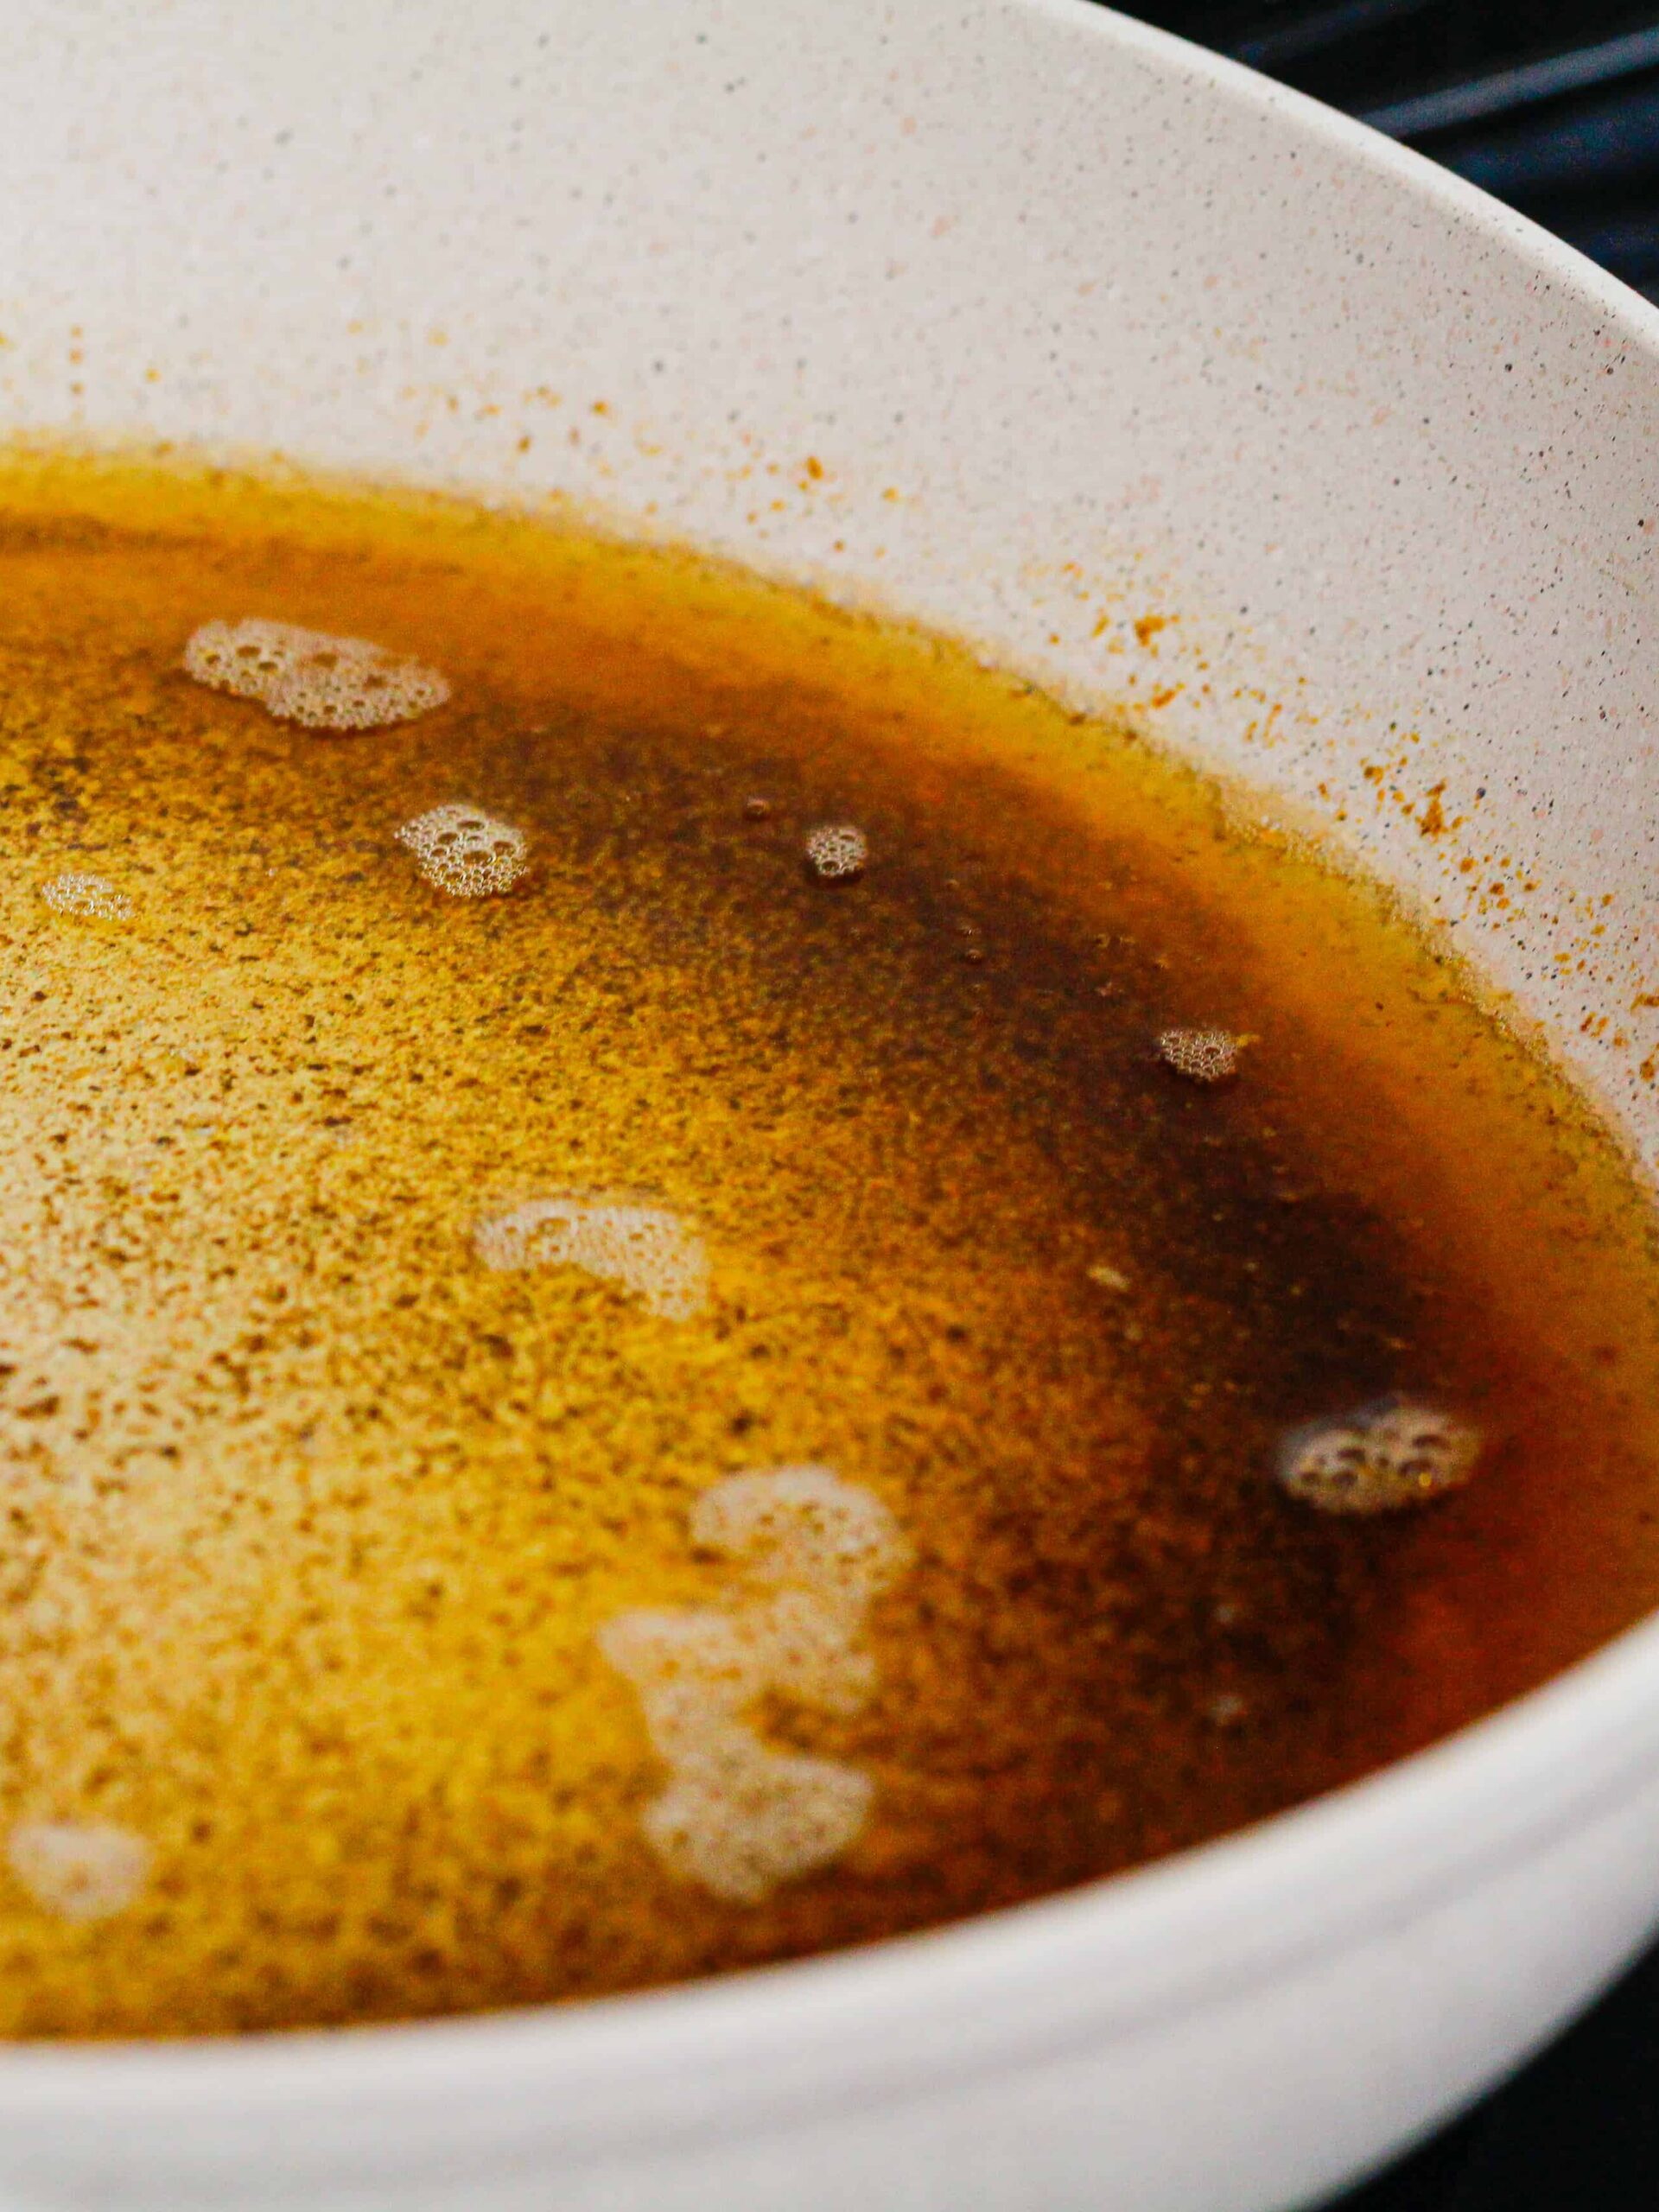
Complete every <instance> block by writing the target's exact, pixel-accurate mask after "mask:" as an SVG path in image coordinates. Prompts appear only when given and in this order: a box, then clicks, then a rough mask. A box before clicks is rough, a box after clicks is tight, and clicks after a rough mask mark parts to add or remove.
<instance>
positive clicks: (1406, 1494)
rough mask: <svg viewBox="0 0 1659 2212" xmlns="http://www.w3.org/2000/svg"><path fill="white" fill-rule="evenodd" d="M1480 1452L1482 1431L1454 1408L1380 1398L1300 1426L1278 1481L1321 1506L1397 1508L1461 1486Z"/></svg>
mask: <svg viewBox="0 0 1659 2212" xmlns="http://www.w3.org/2000/svg"><path fill="white" fill-rule="evenodd" d="M1480 1451H1481V1435H1480V1432H1479V1430H1478V1429H1477V1428H1474V1427H1471V1425H1470V1424H1469V1423H1468V1422H1467V1421H1459V1420H1458V1419H1457V1417H1456V1416H1455V1415H1454V1414H1447V1413H1443V1412H1440V1411H1439V1410H1437V1409H1436V1408H1433V1407H1432V1406H1424V1405H1418V1404H1414V1403H1413V1402H1410V1401H1409V1400H1403V1399H1399V1398H1380V1399H1378V1400H1377V1401H1376V1403H1375V1404H1373V1405H1370V1406H1362V1407H1360V1408H1358V1409H1357V1411H1356V1412H1354V1413H1351V1414H1347V1415H1345V1416H1344V1418H1342V1419H1341V1420H1338V1421H1310V1422H1309V1423H1308V1424H1307V1425H1306V1427H1303V1428H1299V1429H1296V1430H1294V1431H1293V1432H1292V1433H1291V1434H1290V1435H1288V1436H1287V1438H1286V1439H1285V1440H1284V1442H1283V1444H1282V1445H1281V1446H1280V1451H1279V1480H1280V1482H1281V1484H1283V1485H1284V1487H1285V1489H1286V1490H1287V1491H1289V1492H1290V1494H1291V1496H1292V1497H1295V1498H1300V1500H1301V1502H1302V1503H1304V1504H1305V1505H1312V1506H1314V1507H1316V1508H1317V1509H1318V1510H1319V1511H1320V1512H1321V1513H1350V1514H1363V1513H1391V1512H1394V1511H1396V1510H1398V1509H1399V1508H1400V1507H1402V1506H1405V1505H1421V1504H1423V1503H1426V1502H1427V1500H1428V1499H1430V1498H1433V1497H1440V1496H1441V1495H1442V1494H1443V1493H1444V1492H1445V1491H1449V1490H1456V1489H1458V1488H1459V1487H1460V1485H1461V1484H1464V1483H1466V1482H1467V1481H1468V1480H1469V1478H1470V1477H1471V1475H1472V1474H1473V1473H1474V1471H1475V1468H1476V1465H1477V1464H1478V1460H1479V1458H1480Z"/></svg>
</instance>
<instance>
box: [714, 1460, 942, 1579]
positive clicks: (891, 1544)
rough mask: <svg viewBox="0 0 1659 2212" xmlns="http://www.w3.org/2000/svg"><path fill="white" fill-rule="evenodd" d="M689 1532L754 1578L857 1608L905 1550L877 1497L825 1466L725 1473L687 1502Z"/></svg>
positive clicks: (899, 1563)
mask: <svg viewBox="0 0 1659 2212" xmlns="http://www.w3.org/2000/svg"><path fill="white" fill-rule="evenodd" d="M691 1535H692V1540H693V1541H694V1542H696V1543H699V1544H702V1545H704V1546H706V1547H707V1548H709V1550H710V1551H717V1552H721V1553H723V1554H725V1555H726V1556H727V1557H728V1558H729V1559H733V1560H740V1561H741V1562H743V1563H744V1564H745V1565H747V1566H748V1567H750V1569H751V1571H752V1572H753V1574H754V1575H755V1577H756V1579H757V1580H761V1581H764V1582H766V1583H770V1584H772V1585H775V1586H780V1587H781V1586H785V1585H788V1584H799V1585H802V1586H804V1587H806V1588H807V1589H809V1590H810V1591H811V1592H813V1593H814V1594H815V1595H816V1597H817V1599H818V1600H819V1602H820V1603H822V1604H825V1605H828V1604H831V1603H834V1604H854V1605H859V1606H862V1605H865V1604H867V1603H868V1600H869V1599H871V1598H872V1597H874V1594H875V1592H877V1591H878V1590H880V1588H882V1587H883V1586H884V1585H885V1584H887V1583H888V1582H890V1581H891V1580H893V1577H894V1575H895V1574H896V1573H898V1571H899V1567H901V1566H902V1564H903V1562H904V1560H905V1557H906V1546H905V1541H904V1538H903V1537H902V1536H901V1535H899V1526H898V1523H897V1522H895V1521H894V1519H893V1515H892V1514H891V1512H890V1511H889V1510H888V1509H887V1506H886V1505H885V1504H884V1503H882V1501H881V1500H880V1498H879V1497H875V1496H874V1493H873V1492H871V1491H867V1490H861V1489H860V1488H858V1486H857V1485H856V1484H853V1483H844V1482H842V1479H841V1478H840V1477H839V1476H838V1475H837V1474H836V1473H835V1472H834V1471H832V1470H831V1469H830V1468H829V1467H819V1466H799V1467H779V1468H777V1469H775V1470H774V1471H772V1472H771V1473H767V1474H759V1473H757V1474H743V1475H728V1477H727V1478H726V1480H725V1481H724V1482H721V1483H716V1484H715V1486H714V1488H713V1489H712V1490H709V1491H704V1492H703V1494H702V1497H700V1498H699V1499H698V1500H697V1502H696V1505H695V1506H694V1507H693V1508H692V1510H691Z"/></svg>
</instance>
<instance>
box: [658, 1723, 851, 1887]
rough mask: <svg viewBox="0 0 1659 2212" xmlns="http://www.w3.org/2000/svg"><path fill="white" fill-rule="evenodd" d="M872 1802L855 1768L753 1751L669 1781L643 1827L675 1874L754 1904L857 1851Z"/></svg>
mask: <svg viewBox="0 0 1659 2212" xmlns="http://www.w3.org/2000/svg"><path fill="white" fill-rule="evenodd" d="M874 1794H875V1792H874V1784H873V1783H871V1781H870V1778H869V1777H868V1775H865V1774H861V1773H860V1772H859V1770H858V1769H857V1768H856V1767H850V1766H844V1765H842V1764H840V1762H839V1761H837V1760H835V1759H815V1758H809V1757H807V1756H806V1755H805V1754H804V1753H802V1752H789V1751H768V1750H766V1749H764V1748H761V1749H760V1750H757V1751H753V1752H752V1753H750V1754H748V1755H747V1757H745V1758H741V1759H734V1760H732V1761H730V1762H728V1763H726V1764H721V1765H719V1766H715V1767H711V1768H709V1769H707V1770H705V1769H703V1768H694V1769H691V1770H687V1771H684V1772H682V1773H681V1774H679V1775H677V1777H676V1778H675V1779H674V1780H673V1781H672V1782H671V1783H670V1784H669V1786H668V1788H667V1789H665V1790H664V1792H663V1794H662V1796H660V1797H658V1798H657V1799H656V1800H655V1801H654V1802H652V1804H651V1805H650V1806H649V1807H648V1808H646V1811H645V1818H644V1821H643V1822H642V1826H643V1827H644V1828H645V1834H646V1836H647V1837H648V1839H649V1840H650V1841H651V1842H652V1844H653V1845H654V1846H655V1847H656V1849H657V1851H658V1853H659V1854H660V1855H661V1857H662V1858H663V1859H664V1860H665V1861H666V1862H667V1864H668V1865H669V1866H671V1867H672V1868H673V1870H674V1871H675V1872H676V1873H677V1874H680V1875H682V1876H683V1877H684V1878H686V1879H687V1880H690V1881H694V1882H700V1883H701V1884H702V1886H703V1888H704V1889H706V1890H710V1891H713V1892H714V1894H715V1896H716V1897H724V1898H726V1899H727V1900H728V1902H729V1903H731V1904H760V1903H761V1902H762V1901H763V1900H764V1899H765V1898H766V1897H769V1896H770V1895H771V1893H772V1891H773V1890H775V1889H777V1888H778V1887H779V1885H781V1884H783V1883H785V1882H793V1881H798V1880H800V1878H802V1877H803V1876H804V1875H806V1874H811V1873H816V1872H817V1871H818V1869H819V1868H820V1867H823V1866H831V1865H833V1864H834V1862H835V1861H836V1859H839V1858H840V1857H841V1855H842V1853H843V1852H844V1851H846V1850H847V1849H848V1848H849V1847H850V1846H851V1845H853V1844H855V1843H856V1842H857V1840H858V1838H859V1836H860V1834H861V1833H862V1830H863V1827H864V1823H865V1822H866V1821H867V1820H868V1818H869V1814H870V1804H871V1801H872V1799H873V1798H874Z"/></svg>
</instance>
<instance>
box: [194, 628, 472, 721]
mask: <svg viewBox="0 0 1659 2212" xmlns="http://www.w3.org/2000/svg"><path fill="white" fill-rule="evenodd" d="M184 666H185V671H186V673H187V674H188V675H190V676H193V677H194V678H195V679H196V682H197V683H205V684H207V686H208V687H209V689H210V690H214V691H229V692H232V693H233V694H234V696H236V697H237V698H238V699H257V701H258V702H259V704H260V705H261V706H262V707H264V709H265V710H266V712H267V713H269V714H272V715H276V717H277V720H278V721H285V722H298V723H300V724H301V725H302V728H306V729H333V730H348V729H380V728H385V726H386V725H387V724H388V723H390V722H406V721H413V719H414V718H415V716H416V715H424V714H427V713H429V712H430V710H431V709H433V708H434V707H441V706H442V704H443V702H444V701H445V700H446V699H447V698H448V696H449V685H448V681H447V679H446V678H445V677H442V676H440V675H439V673H438V671H437V670H436V669H435V668H428V667H426V666H425V665H424V664H423V663H422V662H420V661H417V660H411V659H410V658H408V657H407V656H406V655H404V654H402V653H394V652H388V651H387V649H386V648H385V646H384V645H371V644H370V642H369V640H368V639H366V638H336V637H331V636H330V635H329V633H328V632H327V631H326V630H307V629H302V627H301V626H300V625H299V624H298V623H296V622H267V621H264V620H259V619H258V618H257V617H250V618H249V619H248V620H245V621H241V622H204V623H203V624H202V626H201V627H200V629H199V630H197V631H195V632H194V633H193V635H192V637H191V639H190V641H189V643H188V645H186V647H185V649H184Z"/></svg>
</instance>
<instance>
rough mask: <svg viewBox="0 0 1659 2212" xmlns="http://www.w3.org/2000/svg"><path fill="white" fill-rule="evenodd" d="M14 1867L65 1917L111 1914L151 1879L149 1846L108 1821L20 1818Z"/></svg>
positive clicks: (39, 1900) (12, 1840)
mask: <svg viewBox="0 0 1659 2212" xmlns="http://www.w3.org/2000/svg"><path fill="white" fill-rule="evenodd" d="M6 1857H7V1859H8V1860H9V1861H10V1866H11V1871H12V1872H13V1873H14V1874H15V1875H16V1878H17V1879H18V1880H19V1881H20V1882H21V1883H22V1885H23V1887H24V1888H25V1889H26V1890H27V1891H29V1895H30V1897H33V1898H34V1900H35V1904H38V1905H40V1906H41V1908H42V1909H43V1910H45V1911H47V1912H54V1913H56V1914H57V1916H58V1917H59V1918H60V1920H75V1921H83V1920H108V1919H110V1918H111V1916H113V1915H114V1914H116V1913H118V1912H124V1911H125V1910H126V1909H127V1907H128V1906H129V1905H130V1904H134V1903H135V1902H136V1901H137V1898H138V1897H139V1896H140V1895H141V1894H142V1892H143V1889H144V1886H145V1885H146V1884H147V1883H148V1881H149V1862H150V1851H149V1845H148V1844H147V1843H146V1842H145V1840H144V1839H143V1836H141V1835H135V1834H133V1833H132V1831H131V1829H130V1828H118V1827H111V1826H110V1825H109V1824H108V1823H106V1822H104V1821H90V1822H85V1823H83V1822H79V1821H18V1823H17V1825H16V1827H14V1828H13V1829H12V1831H11V1834H10V1836H8V1838H7V1839H6Z"/></svg>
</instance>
